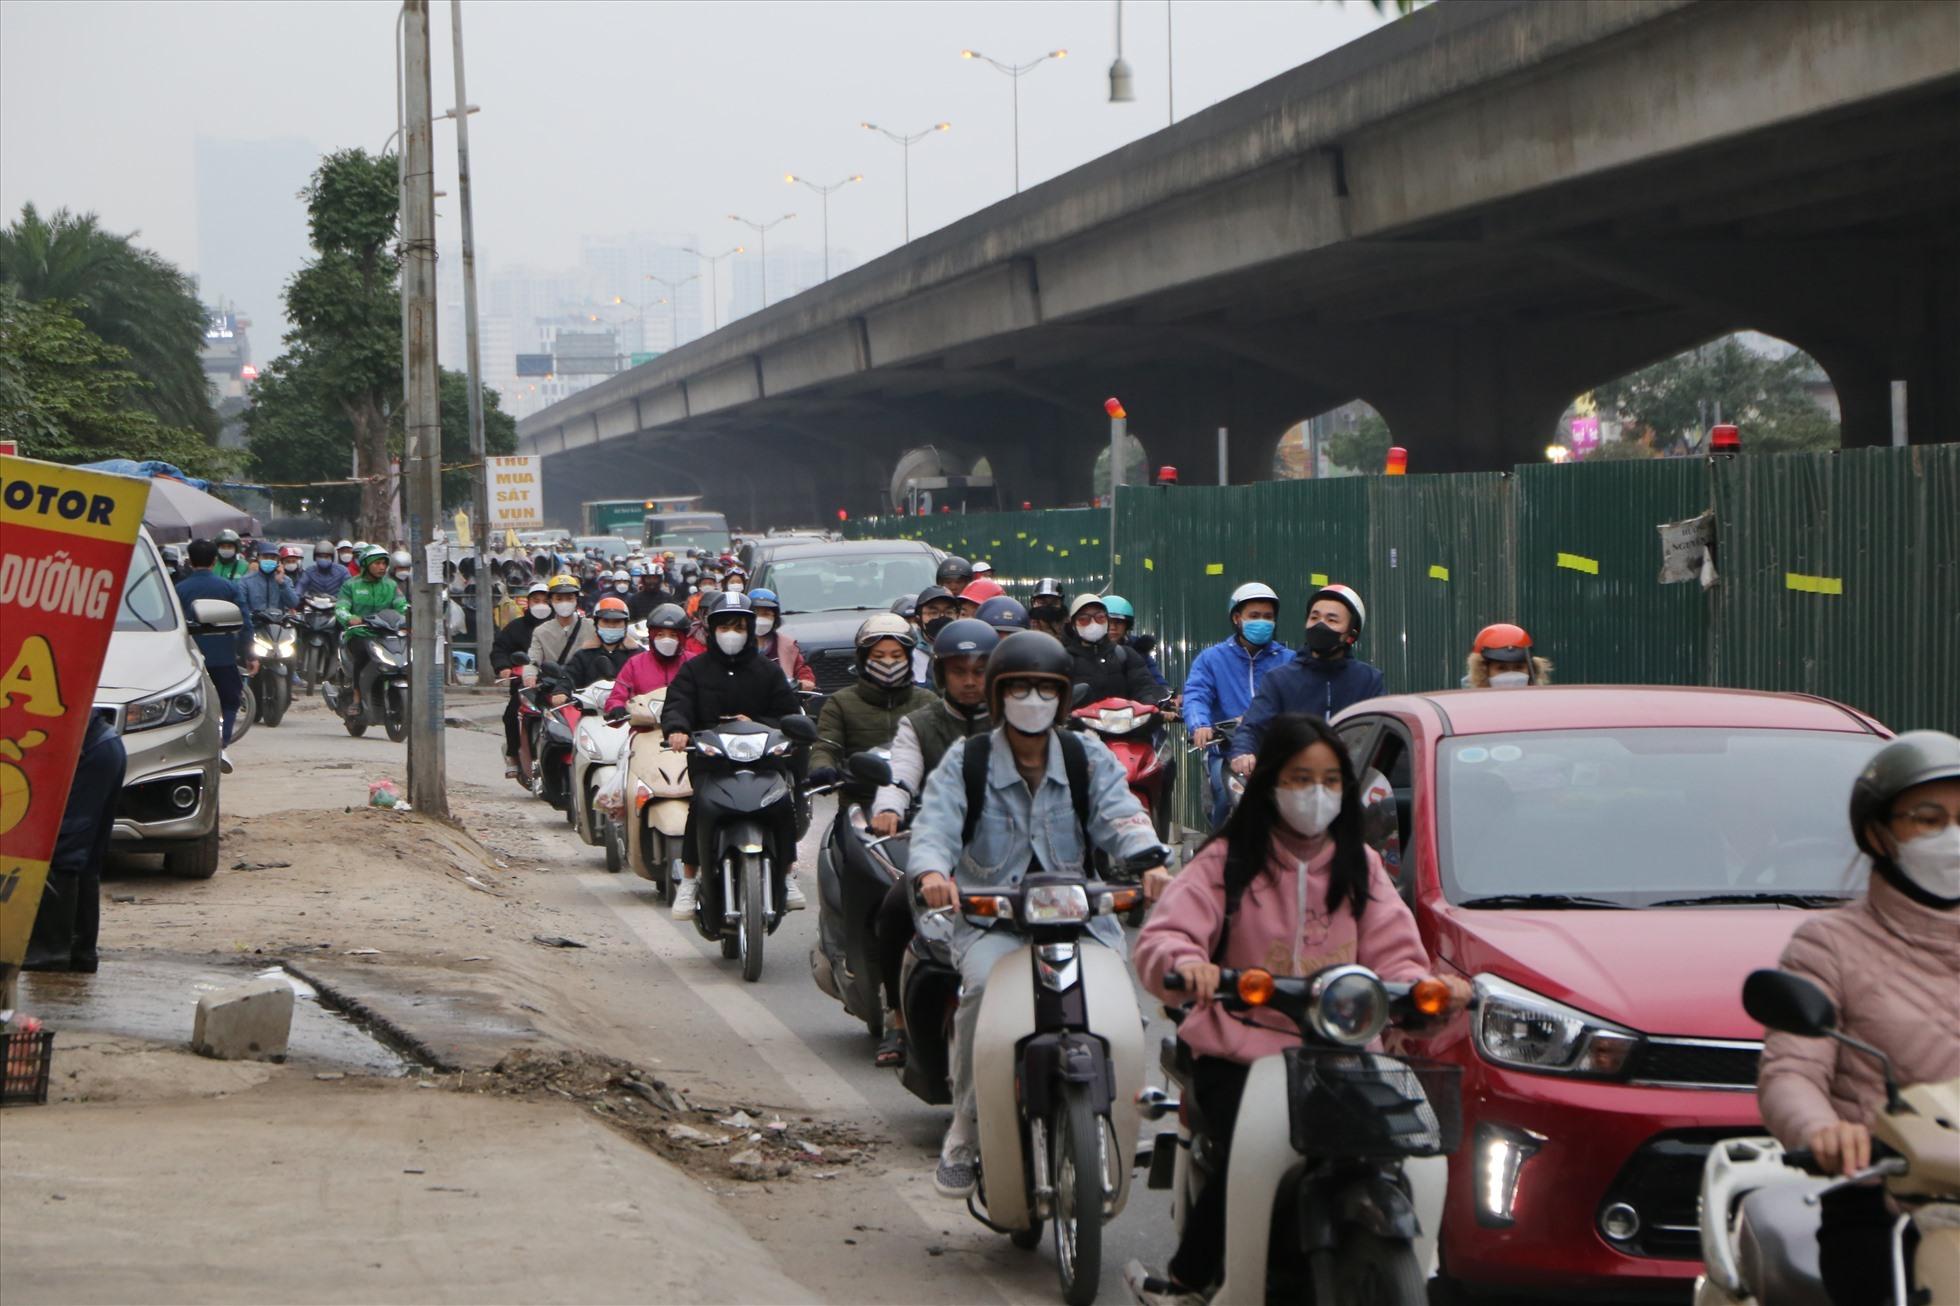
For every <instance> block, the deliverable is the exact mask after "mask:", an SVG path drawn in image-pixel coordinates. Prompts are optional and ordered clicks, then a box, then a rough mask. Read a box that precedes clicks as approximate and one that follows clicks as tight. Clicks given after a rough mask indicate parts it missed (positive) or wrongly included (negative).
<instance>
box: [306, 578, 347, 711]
mask: <svg viewBox="0 0 1960 1306" xmlns="http://www.w3.org/2000/svg"><path fill="white" fill-rule="evenodd" d="M298 627H299V666H298V670H299V683H300V684H301V685H303V686H305V687H306V688H307V689H308V690H315V689H318V688H320V686H322V685H324V684H325V683H326V682H327V677H328V676H330V675H332V674H333V668H334V663H335V662H337V661H338V660H339V658H340V623H339V622H338V621H336V620H335V619H334V612H333V598H332V596H331V595H327V594H309V595H307V596H306V597H305V598H304V599H301V600H300V605H299V619H298Z"/></svg>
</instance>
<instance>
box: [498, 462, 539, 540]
mask: <svg viewBox="0 0 1960 1306" xmlns="http://www.w3.org/2000/svg"><path fill="white" fill-rule="evenodd" d="M489 462H490V468H489V471H490V527H491V529H492V530H519V531H521V530H535V529H537V528H538V527H540V526H543V525H544V459H543V458H540V457H538V456H536V455H513V456H511V457H505V458H491V459H490V460H489Z"/></svg>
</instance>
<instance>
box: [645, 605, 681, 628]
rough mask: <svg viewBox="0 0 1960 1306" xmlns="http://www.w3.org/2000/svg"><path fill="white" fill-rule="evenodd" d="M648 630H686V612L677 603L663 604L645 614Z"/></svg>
mask: <svg viewBox="0 0 1960 1306" xmlns="http://www.w3.org/2000/svg"><path fill="white" fill-rule="evenodd" d="M647 629H648V630H686V629H687V611H686V609H684V608H682V607H681V605H680V604H678V603H663V604H661V605H660V606H659V607H657V608H655V609H654V610H653V611H652V612H649V613H647Z"/></svg>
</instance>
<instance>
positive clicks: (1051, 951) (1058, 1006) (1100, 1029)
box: [901, 850, 1163, 1306]
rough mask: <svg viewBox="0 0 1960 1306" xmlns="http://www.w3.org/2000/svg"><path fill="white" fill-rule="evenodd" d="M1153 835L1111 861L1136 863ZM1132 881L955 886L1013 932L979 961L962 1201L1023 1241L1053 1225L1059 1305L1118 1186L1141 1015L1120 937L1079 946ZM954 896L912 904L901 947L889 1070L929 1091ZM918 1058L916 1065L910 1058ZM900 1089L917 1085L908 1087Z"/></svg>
mask: <svg viewBox="0 0 1960 1306" xmlns="http://www.w3.org/2000/svg"><path fill="white" fill-rule="evenodd" d="M1162 862H1163V856H1162V853H1161V850H1160V851H1158V852H1156V853H1151V854H1146V855H1144V856H1143V857H1140V858H1136V859H1133V860H1132V861H1131V862H1129V863H1126V865H1125V866H1124V868H1123V869H1124V870H1125V871H1127V872H1130V873H1132V874H1134V875H1135V876H1139V877H1140V876H1141V875H1142V873H1143V871H1144V870H1146V869H1148V868H1149V867H1153V866H1158V865H1161V864H1162ZM1142 896H1143V893H1142V890H1141V889H1139V888H1137V887H1136V886H1135V885H1132V884H1120V885H1119V884H1108V883H1104V882H1102V881H1099V880H1088V879H1084V878H1083V877H1081V876H1079V875H1065V874H1046V873H1043V874H1035V875H1030V876H1028V877H1027V878H1026V879H1024V880H1023V881H1022V882H1021V883H1020V884H1019V885H1017V886H1014V887H1012V888H1008V887H988V888H985V889H978V890H975V891H974V892H972V893H968V892H965V891H964V890H962V891H961V893H960V900H959V906H958V908H957V910H958V911H959V912H960V913H962V914H963V915H964V916H965V917H966V918H967V919H968V920H969V921H971V922H973V923H975V924H980V923H983V922H984V923H985V924H987V925H990V926H992V927H993V928H996V929H1010V930H1013V931H1014V932H1015V933H1016V934H1017V935H1019V936H1020V938H1021V939H1022V940H1023V943H1024V946H1022V947H1020V948H1018V949H1016V950H1015V951H1013V952H1011V953H1009V954H1007V955H1006V956H1005V957H1003V958H1001V960H1000V961H999V962H998V963H996V964H995V966H994V968H993V970H992V971H991V972H990V973H989V974H988V977H987V986H986V990H985V993H984V995H983V996H982V998H981V1000H980V1013H979V1019H978V1023H977V1024H976V1026H975V1029H974V1042H973V1078H974V1093H975V1099H976V1104H977V1110H978V1114H979V1125H980V1148H979V1151H980V1157H979V1186H978V1188H977V1189H976V1190H975V1192H974V1195H973V1196H972V1197H970V1198H968V1200H967V1211H968V1212H969V1213H970V1214H971V1215H972V1216H973V1217H974V1218H975V1219H976V1220H979V1221H980V1222H981V1223H982V1224H984V1225H986V1226H987V1227H988V1228H989V1229H992V1230H994V1231H995V1232H997V1233H1004V1234H1006V1235H1008V1238H1009V1240H1010V1241H1012V1242H1013V1244H1014V1245H1015V1246H1016V1247H1019V1248H1022V1249H1024V1250H1028V1249H1032V1248H1034V1247H1037V1246H1039V1245H1040V1244H1041V1238H1042V1233H1043V1229H1044V1226H1045V1224H1046V1223H1047V1222H1048V1221H1050V1220H1052V1221H1053V1222H1054V1227H1055V1260H1056V1268H1057V1273H1058V1275H1059V1277H1060V1280H1061V1289H1062V1297H1063V1299H1064V1300H1065V1301H1067V1302H1068V1303H1069V1306H1087V1303H1089V1302H1091V1301H1094V1300H1095V1297H1096V1289H1097V1285H1098V1281H1099V1280H1100V1278H1101V1275H1102V1229H1103V1225H1104V1224H1105V1223H1106V1222H1107V1221H1109V1220H1112V1219H1114V1218H1115V1217H1116V1216H1117V1215H1118V1214H1120V1213H1121V1212H1122V1210H1123V1206H1124V1203H1125V1202H1126V1201H1128V1199H1129V1194H1130V1158H1131V1152H1132V1150H1133V1149H1134V1147H1135V1145H1136V1137H1137V1120H1138V1111H1137V1095H1138V1091H1139V1090H1140V1089H1141V1088H1142V1086H1143V1018H1142V1016H1141V1015H1140V1013H1139V1012H1138V1010H1137V1002H1136V989H1135V987H1134V985H1133V984H1132V982H1131V979H1130V972H1129V967H1128V965H1127V963H1126V962H1125V960H1124V958H1123V956H1122V954H1121V953H1119V952H1117V951H1115V950H1114V949H1111V948H1105V947H1101V946H1096V945H1089V946H1084V945H1083V943H1082V937H1083V935H1085V934H1087V933H1088V930H1089V925H1090V923H1091V922H1092V921H1093V920H1094V919H1095V917H1097V916H1102V915H1120V914H1122V913H1124V912H1127V911H1129V910H1130V909H1131V908H1132V907H1134V906H1136V904H1137V903H1138V901H1140V900H1141V898H1142ZM954 910H955V909H954V908H951V907H947V908H939V909H935V910H931V911H926V912H923V913H922V914H921V916H920V918H919V935H920V937H919V938H917V939H915V940H914V944H913V951H912V952H911V953H909V954H908V956H907V958H906V967H907V974H906V976H905V986H904V997H905V1003H906V1005H905V1027H906V1033H907V1035H908V1038H909V1041H910V1045H911V1046H910V1049H909V1050H908V1052H907V1056H906V1069H905V1072H904V1074H903V1076H902V1078H901V1082H903V1083H905V1085H906V1086H907V1087H908V1088H912V1087H913V1085H914V1084H915V1083H919V1082H920V1080H921V1078H922V1077H923V1076H924V1075H926V1074H928V1073H934V1074H936V1075H937V1076H938V1078H937V1080H936V1081H935V1082H930V1083H927V1084H925V1085H924V1086H925V1087H926V1089H927V1093H926V1094H924V1095H923V1096H925V1098H926V1100H927V1101H929V1102H946V1101H950V1100H951V1085H950V1082H949V1080H948V1079H947V1077H946V1068H947V1066H948V1065H949V1061H950V1055H951V1050H952V1034H953V1024H952V1021H953V1014H954V1012H955V1010H956V1009H957V1006H958V1002H959V997H958V994H959V972H958V970H957V969H954V968H952V965H951V957H950V955H949V953H948V951H947V949H946V935H947V930H948V927H949V926H950V918H951V915H952V913H953V911H954ZM915 1065H916V1066H917V1067H918V1071H917V1072H916V1073H915V1071H914V1066H915ZM914 1091H915V1092H916V1091H918V1090H917V1089H914Z"/></svg>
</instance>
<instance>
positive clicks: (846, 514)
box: [837, 508, 851, 521]
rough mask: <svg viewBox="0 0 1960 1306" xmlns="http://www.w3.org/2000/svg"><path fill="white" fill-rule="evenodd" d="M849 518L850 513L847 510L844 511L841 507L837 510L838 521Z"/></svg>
mask: <svg viewBox="0 0 1960 1306" xmlns="http://www.w3.org/2000/svg"><path fill="white" fill-rule="evenodd" d="M850 519H851V514H850V513H849V512H847V511H846V510H845V509H843V508H839V509H838V510H837V520H838V521H849V520H850Z"/></svg>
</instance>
